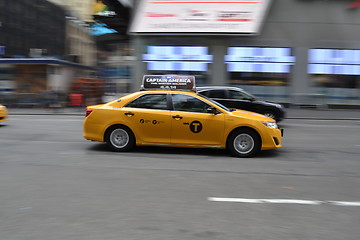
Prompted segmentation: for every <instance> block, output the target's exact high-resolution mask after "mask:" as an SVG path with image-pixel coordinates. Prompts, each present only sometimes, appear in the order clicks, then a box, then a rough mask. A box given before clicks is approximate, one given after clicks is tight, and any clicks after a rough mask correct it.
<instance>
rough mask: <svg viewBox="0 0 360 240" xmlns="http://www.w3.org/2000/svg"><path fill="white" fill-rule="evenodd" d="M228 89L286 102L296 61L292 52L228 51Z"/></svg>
mask: <svg viewBox="0 0 360 240" xmlns="http://www.w3.org/2000/svg"><path fill="white" fill-rule="evenodd" d="M225 63H226V64H227V71H228V72H229V85H233V86H238V87H241V88H244V89H245V90H247V91H249V92H251V93H252V94H254V95H256V96H258V97H263V98H267V99H271V100H275V101H284V102H285V101H287V100H288V98H289V96H288V89H287V88H288V85H289V78H290V76H289V74H290V72H291V66H292V65H294V63H295V57H294V56H292V55H291V49H290V48H276V47H229V48H228V54H227V55H226V56H225Z"/></svg>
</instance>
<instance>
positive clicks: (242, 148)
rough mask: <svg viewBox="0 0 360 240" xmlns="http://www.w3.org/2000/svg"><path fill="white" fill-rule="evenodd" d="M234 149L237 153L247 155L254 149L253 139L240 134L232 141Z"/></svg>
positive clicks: (247, 135)
mask: <svg viewBox="0 0 360 240" xmlns="http://www.w3.org/2000/svg"><path fill="white" fill-rule="evenodd" d="M234 148H235V150H236V151H237V152H239V153H242V154H247V153H249V152H251V150H252V149H253V148H254V139H253V138H252V137H251V136H250V135H249V134H246V133H241V134H239V135H237V136H236V138H235V139H234Z"/></svg>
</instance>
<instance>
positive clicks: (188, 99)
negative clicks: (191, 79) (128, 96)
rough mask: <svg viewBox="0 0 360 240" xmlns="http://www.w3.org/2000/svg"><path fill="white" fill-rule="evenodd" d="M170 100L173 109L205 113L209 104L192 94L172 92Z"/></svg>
mask: <svg viewBox="0 0 360 240" xmlns="http://www.w3.org/2000/svg"><path fill="white" fill-rule="evenodd" d="M172 101H173V106H174V110H175V111H185V112H199V113H207V109H208V108H209V107H210V105H209V104H207V103H205V102H203V101H201V100H200V99H197V98H195V97H193V96H188V95H183V94H173V95H172Z"/></svg>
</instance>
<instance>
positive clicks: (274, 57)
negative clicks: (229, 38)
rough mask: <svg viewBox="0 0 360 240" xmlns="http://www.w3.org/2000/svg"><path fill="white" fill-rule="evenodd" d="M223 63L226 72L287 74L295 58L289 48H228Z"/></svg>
mask: <svg viewBox="0 0 360 240" xmlns="http://www.w3.org/2000/svg"><path fill="white" fill-rule="evenodd" d="M225 62H226V64H227V71H228V72H265V73H288V72H290V66H291V65H294V64H295V57H294V56H291V49H290V48H275V47H229V48H228V55H226V56H225Z"/></svg>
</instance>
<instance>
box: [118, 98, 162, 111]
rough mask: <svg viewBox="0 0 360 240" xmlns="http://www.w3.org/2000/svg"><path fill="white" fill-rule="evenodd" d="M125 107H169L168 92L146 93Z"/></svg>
mask: <svg viewBox="0 0 360 240" xmlns="http://www.w3.org/2000/svg"><path fill="white" fill-rule="evenodd" d="M125 107H131V108H145V109H164V110H165V109H168V106H167V97H166V94H146V95H143V96H141V97H138V98H137V99H135V100H133V101H132V102H130V103H128V104H127V105H126V106H125Z"/></svg>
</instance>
